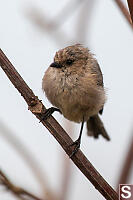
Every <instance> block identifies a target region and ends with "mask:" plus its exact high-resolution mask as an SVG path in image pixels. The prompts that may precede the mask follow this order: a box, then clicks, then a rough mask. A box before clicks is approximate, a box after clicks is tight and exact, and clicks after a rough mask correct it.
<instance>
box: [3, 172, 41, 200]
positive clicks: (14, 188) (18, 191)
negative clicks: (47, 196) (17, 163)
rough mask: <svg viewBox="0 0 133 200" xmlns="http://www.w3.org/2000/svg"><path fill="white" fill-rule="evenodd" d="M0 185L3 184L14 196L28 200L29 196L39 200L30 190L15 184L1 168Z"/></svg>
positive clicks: (33, 199)
mask: <svg viewBox="0 0 133 200" xmlns="http://www.w3.org/2000/svg"><path fill="white" fill-rule="evenodd" d="M0 185H3V186H5V187H6V188H7V189H8V190H10V191H11V192H12V193H13V194H14V195H15V196H17V197H19V198H21V199H22V200H28V199H29V198H30V199H32V200H41V199H40V198H38V197H36V196H35V195H33V194H31V193H30V192H28V191H26V190H24V189H22V188H20V187H17V186H15V185H14V184H13V183H12V182H11V181H10V180H9V179H8V178H7V176H6V175H5V174H4V173H3V172H2V171H1V170H0Z"/></svg>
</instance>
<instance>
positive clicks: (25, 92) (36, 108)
mask: <svg viewBox="0 0 133 200" xmlns="http://www.w3.org/2000/svg"><path fill="white" fill-rule="evenodd" d="M0 65H1V68H2V69H3V70H4V72H5V73H6V75H7V76H8V78H9V79H10V81H11V82H12V83H13V85H14V86H15V87H16V88H17V90H18V91H19V92H20V93H21V95H22V96H23V97H24V99H25V101H26V102H27V104H28V106H29V110H30V111H31V112H32V113H33V114H34V115H35V116H36V117H37V118H38V119H40V120H41V119H42V112H44V110H45V107H44V106H43V104H42V102H41V101H40V100H39V99H38V97H37V96H35V95H34V93H33V91H32V90H31V89H30V88H29V87H28V85H27V84H26V83H25V82H24V80H23V79H22V77H21V76H20V75H19V73H18V72H17V71H16V69H15V68H14V66H13V65H12V64H11V62H10V61H9V60H8V58H7V57H6V56H5V54H4V53H3V52H2V50H1V49H0ZM42 124H43V125H44V126H45V127H46V128H47V129H48V130H49V131H50V133H51V134H52V135H53V136H54V137H55V139H56V140H57V141H58V142H59V144H60V145H61V146H62V148H63V149H64V150H65V152H66V153H67V154H68V156H70V155H71V153H72V151H73V148H74V147H70V146H69V145H70V144H72V142H73V141H72V139H71V138H70V137H69V135H68V134H67V133H66V132H65V131H64V129H63V128H62V127H61V126H60V125H59V123H58V122H57V121H56V120H55V119H54V118H53V117H52V116H51V117H50V118H48V119H47V120H45V121H42ZM68 147H69V148H68ZM71 159H72V161H73V162H74V163H75V165H76V166H77V167H78V168H79V169H80V171H81V172H82V173H83V174H84V175H85V176H86V178H87V179H88V180H89V181H90V182H91V183H92V184H93V185H94V187H95V188H96V189H97V190H98V191H99V192H100V193H101V194H102V195H103V196H104V197H105V198H106V199H107V200H118V194H117V193H116V192H115V191H114V189H113V188H112V187H111V186H110V185H109V184H108V183H107V182H106V181H105V180H104V178H103V177H102V176H101V175H100V174H99V173H98V171H97V170H96V169H95V168H94V167H93V165H92V164H91V163H90V162H89V161H88V160H87V158H86V157H85V155H84V154H83V153H82V152H81V151H80V150H79V151H78V152H77V153H76V154H75V155H74V156H73V157H72V158H71Z"/></svg>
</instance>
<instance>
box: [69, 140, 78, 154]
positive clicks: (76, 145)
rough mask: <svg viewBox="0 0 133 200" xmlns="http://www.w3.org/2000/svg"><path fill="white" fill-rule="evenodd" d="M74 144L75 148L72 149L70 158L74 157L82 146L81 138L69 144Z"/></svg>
mask: <svg viewBox="0 0 133 200" xmlns="http://www.w3.org/2000/svg"><path fill="white" fill-rule="evenodd" d="M74 145H75V148H74V150H73V151H72V153H71V155H70V156H69V157H70V158H72V156H74V155H75V154H76V153H77V151H78V150H79V148H80V140H79V139H77V140H76V141H75V142H73V143H72V144H70V145H69V146H74Z"/></svg>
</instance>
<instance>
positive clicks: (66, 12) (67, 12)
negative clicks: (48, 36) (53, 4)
mask: <svg viewBox="0 0 133 200" xmlns="http://www.w3.org/2000/svg"><path fill="white" fill-rule="evenodd" d="M87 1H88V0H87ZM83 2H86V0H73V1H72V0H69V1H68V2H67V4H66V5H65V6H64V8H62V10H61V11H60V12H59V13H58V14H57V16H55V17H54V27H55V29H57V28H59V27H61V26H62V25H63V24H64V23H65V21H66V20H68V17H70V16H71V15H73V14H74V12H75V11H76V10H77V8H78V7H79V6H80V4H81V3H83ZM80 31H81V30H80Z"/></svg>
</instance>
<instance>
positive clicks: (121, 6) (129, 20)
mask: <svg viewBox="0 0 133 200" xmlns="http://www.w3.org/2000/svg"><path fill="white" fill-rule="evenodd" d="M131 1H132V0H131ZM115 2H116V4H117V5H118V7H119V9H120V10H121V12H122V13H123V15H124V16H125V18H126V20H127V22H128V24H129V25H130V27H131V28H133V24H132V21H131V17H130V14H129V12H128V10H127V8H126V7H125V5H124V3H123V2H122V1H121V0H115Z"/></svg>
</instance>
